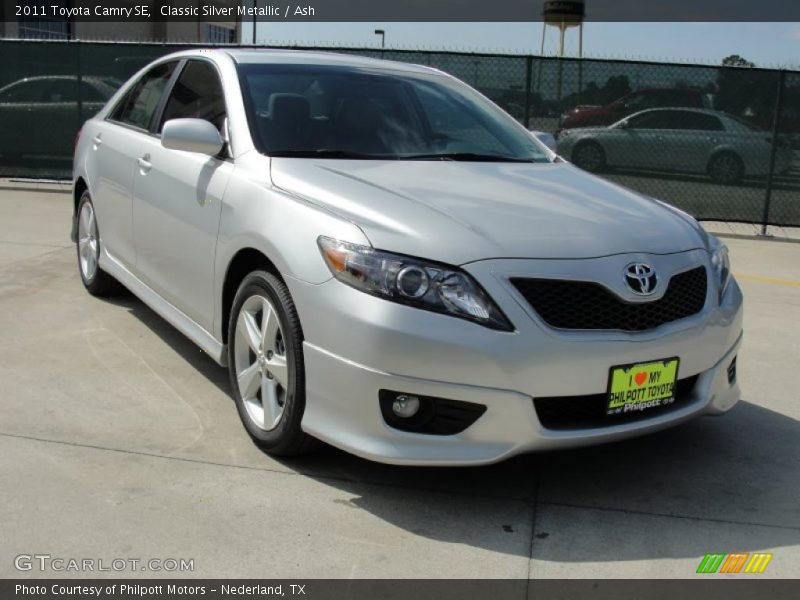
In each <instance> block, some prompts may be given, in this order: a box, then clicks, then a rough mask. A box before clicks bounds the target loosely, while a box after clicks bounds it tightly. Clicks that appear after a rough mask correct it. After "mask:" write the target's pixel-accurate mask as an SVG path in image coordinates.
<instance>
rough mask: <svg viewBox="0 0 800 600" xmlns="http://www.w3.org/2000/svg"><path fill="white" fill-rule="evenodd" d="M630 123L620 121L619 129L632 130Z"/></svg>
mask: <svg viewBox="0 0 800 600" xmlns="http://www.w3.org/2000/svg"><path fill="white" fill-rule="evenodd" d="M630 126H631V125H630V123H628V121H620V122H619V123H617V129H630Z"/></svg>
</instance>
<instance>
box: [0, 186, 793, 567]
mask: <svg viewBox="0 0 800 600" xmlns="http://www.w3.org/2000/svg"><path fill="white" fill-rule="evenodd" d="M69 213H70V206H69V200H68V197H67V196H66V195H64V194H56V193H32V192H27V193H26V192H20V191H13V190H11V191H9V190H6V191H2V192H0V577H20V576H22V577H27V576H36V577H40V576H61V575H63V573H57V572H52V571H49V572H45V573H39V572H38V571H35V570H34V571H31V572H27V573H21V572H18V571H16V570H15V567H14V558H15V557H16V556H18V555H20V554H33V553H40V554H41V553H46V554H50V555H51V556H53V557H63V558H94V559H104V560H106V561H111V560H112V559H114V558H123V559H125V558H139V559H149V558H157V559H159V558H160V559H163V558H183V559H193V560H194V571H193V572H185V573H182V574H178V573H163V572H139V571H136V572H133V573H130V572H124V573H122V574H124V575H127V576H148V577H151V576H160V575H170V576H175V575H184V576H194V577H258V578H261V577H412V576H414V577H469V578H479V577H495V578H500V577H502V578H506V577H515V578H527V577H533V578H546V577H614V578H620V577H632V578H636V577H660V578H664V577H692V576H693V575H694V572H695V569H696V568H697V565H698V563H699V561H700V559H701V558H702V556H703V555H704V554H705V553H707V552H734V551H745V552H755V551H758V552H771V553H773V554H774V558H773V559H772V562H771V563H770V564H769V566H768V568H767V570H766V572H765V573H764V574H763V575H760V577H798V576H800V503H798V498H800V461H798V447H800V445H799V442H800V422H799V421H798V419H800V392H798V385H797V382H796V381H795V379H796V377H797V364H798V363H797V357H798V356H800V260H798V259H799V258H800V245H798V244H793V243H780V242H769V241H753V240H741V239H731V240H729V242H728V243H729V245H730V247H731V251H732V258H733V264H734V271H735V272H736V273H737V274H739V275H740V281H741V285H742V287H743V289H744V293H745V296H746V310H747V313H746V335H745V344H744V347H743V350H742V352H741V354H740V356H739V376H740V380H741V384H742V388H743V393H744V398H743V401H742V402H741V403H740V404H739V405H738V406H737V407H736V408H735V409H734V410H733V411H732V412H731V413H729V414H727V415H725V416H723V417H717V418H712V417H703V418H700V419H697V420H695V421H692V422H690V423H688V424H685V425H683V426H680V427H678V428H676V429H672V430H669V431H665V432H662V433H659V434H656V435H652V436H650V437H646V438H640V439H636V440H630V441H626V442H623V443H617V444H612V445H607V446H602V447H598V448H589V449H582V450H576V451H568V452H558V453H549V454H539V455H529V456H524V457H519V458H516V459H513V460H511V461H508V462H506V463H502V464H499V465H496V466H492V467H485V468H477V469H419V468H413V469H412V468H401V467H389V466H383V465H378V464H374V463H369V462H366V461H363V460H360V459H357V458H353V457H350V456H348V455H346V454H343V453H341V452H339V451H336V450H333V449H330V448H325V449H323V450H322V451H320V452H319V453H317V454H315V455H312V456H308V457H306V458H303V459H302V460H291V461H284V460H281V461H279V460H275V459H273V458H270V457H268V456H266V455H265V454H263V453H262V452H260V451H259V450H258V449H257V448H256V447H254V446H253V444H252V443H251V442H250V441H249V439H248V438H247V436H246V435H245V433H244V431H243V429H242V427H241V425H240V423H239V420H238V417H237V415H236V411H235V408H234V406H233V403H232V401H231V400H230V399H229V396H228V382H227V377H226V373H225V371H224V370H222V369H220V368H219V367H217V366H216V365H215V363H213V362H212V361H211V360H210V359H209V358H208V357H207V356H205V355H204V354H203V353H202V352H201V351H200V350H199V349H197V348H196V347H195V346H193V345H192V344H191V343H190V342H189V341H187V340H186V339H185V338H183V337H182V336H181V335H180V334H178V333H177V332H176V331H175V330H173V329H172V328H171V327H170V326H169V325H167V324H166V323H165V322H164V321H163V320H162V319H160V318H159V317H158V316H156V315H155V314H154V313H153V312H152V311H150V310H149V309H148V308H146V307H145V306H144V305H143V304H142V303H141V302H139V301H138V300H136V299H135V298H133V297H132V296H129V295H128V296H121V297H119V298H116V299H113V300H98V299H95V298H92V297H90V296H89V295H88V294H86V293H85V292H84V291H83V289H82V286H81V283H80V279H79V277H78V274H77V270H76V264H75V263H76V261H75V254H74V250H73V249H72V247H71V245H70V243H69V240H68V229H69ZM92 575H94V576H97V575H99V574H98V573H87V574H86V576H92ZM100 575H102V574H100ZM738 577H743V575H739V576H738Z"/></svg>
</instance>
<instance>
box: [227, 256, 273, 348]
mask: <svg viewBox="0 0 800 600" xmlns="http://www.w3.org/2000/svg"><path fill="white" fill-rule="evenodd" d="M257 269H262V270H264V271H267V272H269V273H272V274H273V275H275V277H277V278H278V279H280V280H281V281H283V277H282V276H281V273H280V271H279V270H278V268H277V267H276V266H275V263H274V262H273V261H272V260H270V258H269V257H268V256H267V255H266V254H265V253H264V252H262V251H261V250H259V249H257V248H254V247H252V246H246V247H244V248H241V249H239V250H238V251H237V252H236V253H235V254H234V255H233V257H231V260H230V261H229V262H228V266H227V268H226V269H225V277H224V279H223V281H222V294H221V298H220V300H221V309H222V310H221V320H220V330H221V332H222V341H223V343H227V339H228V321H229V320H230V315H231V307H232V306H233V299H234V297H235V296H236V291H237V290H238V289H239V285H240V284H241V283H242V280H243V279H244V278H245V277H247V275H248V274H249V273H252V272H253V271H255V270H257Z"/></svg>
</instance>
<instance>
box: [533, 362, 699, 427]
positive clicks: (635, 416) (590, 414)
mask: <svg viewBox="0 0 800 600" xmlns="http://www.w3.org/2000/svg"><path fill="white" fill-rule="evenodd" d="M696 383H697V375H693V376H692V377H687V378H686V379H680V380H678V382H677V384H676V385H675V401H674V402H673V403H672V404H666V405H663V406H656V407H653V408H648V409H647V410H643V411H632V412H628V413H620V414H618V415H607V414H606V408H607V407H608V394H591V395H588V396H555V397H552V398H534V400H533V406H534V407H535V409H536V416H538V417H539V422H540V423H541V424H542V426H543V427H546V428H547V429H590V428H594V427H608V426H610V425H617V424H619V423H630V422H632V421H641V420H643V419H649V418H650V417H654V416H657V415H662V414H664V413H667V412H670V411H672V410H675V409H676V408H680V407H682V406H685V405H686V404H688V403H689V402H690V400H691V394H692V390H693V389H694V386H695V384H696Z"/></svg>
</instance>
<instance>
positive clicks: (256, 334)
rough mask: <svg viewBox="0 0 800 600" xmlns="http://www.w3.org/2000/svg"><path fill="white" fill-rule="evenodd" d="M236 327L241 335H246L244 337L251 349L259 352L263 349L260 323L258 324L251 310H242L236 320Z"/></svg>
mask: <svg viewBox="0 0 800 600" xmlns="http://www.w3.org/2000/svg"><path fill="white" fill-rule="evenodd" d="M236 329H237V332H238V333H239V335H241V336H244V339H246V340H247V343H248V344H249V346H250V349H251V350H252V351H253V352H255V353H256V354H258V353H259V351H260V350H261V332H260V331H259V328H258V324H256V320H255V317H253V314H252V313H250V312H249V311H246V310H242V312H241V313H239V319H238V320H237V322H236Z"/></svg>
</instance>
